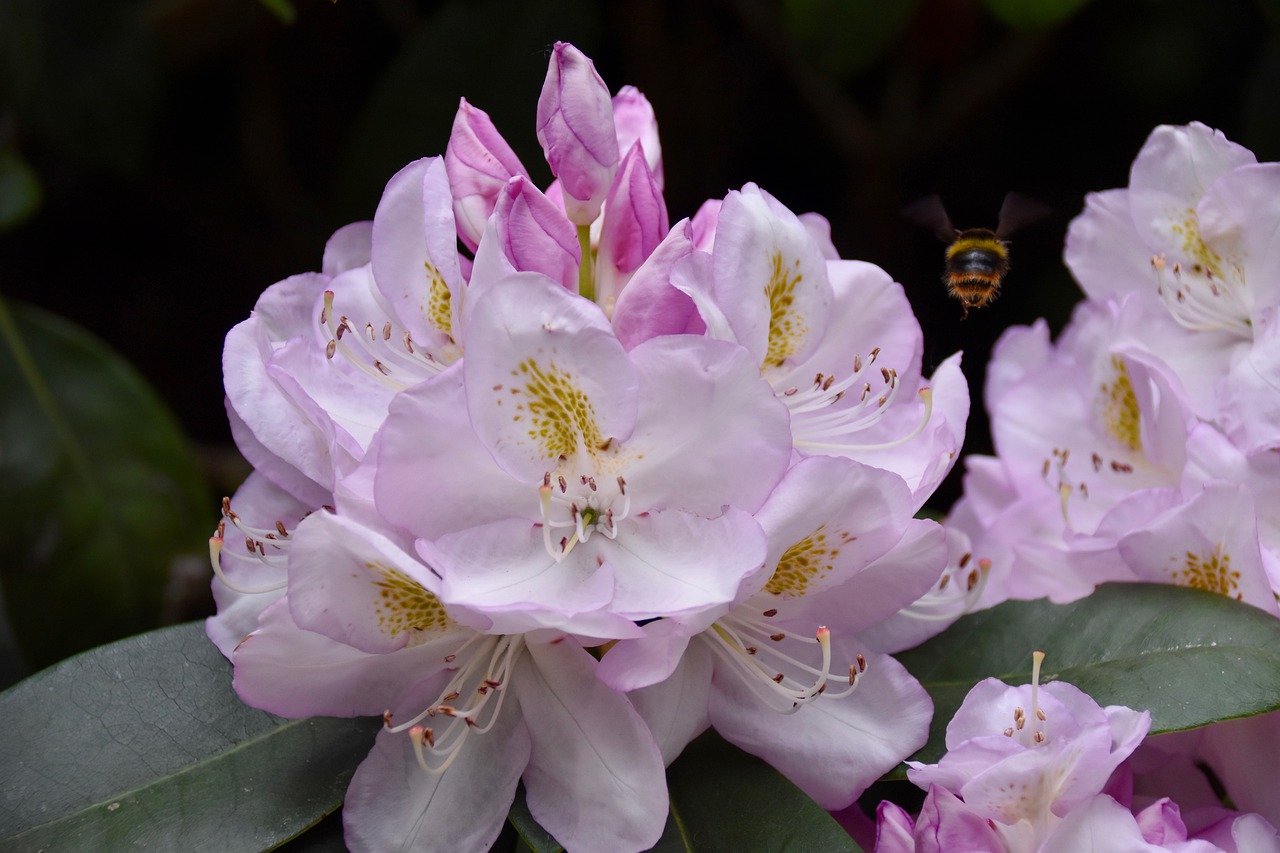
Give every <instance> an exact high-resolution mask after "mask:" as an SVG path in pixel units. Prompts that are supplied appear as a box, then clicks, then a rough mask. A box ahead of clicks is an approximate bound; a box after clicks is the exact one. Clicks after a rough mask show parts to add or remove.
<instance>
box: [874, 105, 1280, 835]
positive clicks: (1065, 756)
mask: <svg viewBox="0 0 1280 853" xmlns="http://www.w3.org/2000/svg"><path fill="white" fill-rule="evenodd" d="M1066 263H1067V265H1068V267H1069V268H1070V269H1071V272H1072V273H1073V274H1074V275H1075V277H1076V279H1077V281H1078V282H1079V283H1080V285H1081V287H1082V288H1083V289H1084V291H1085V294H1086V299H1085V300H1084V301H1083V302H1081V303H1080V305H1078V306H1077V308H1076V310H1075V312H1074V314H1073V316H1072V318H1071V320H1070V322H1069V324H1068V325H1067V327H1066V328H1065V329H1064V330H1063V331H1062V333H1061V334H1060V335H1059V336H1058V339H1057V341H1056V342H1051V341H1050V336H1049V330H1048V327H1047V325H1046V324H1045V323H1044V321H1040V322H1037V323H1036V324H1035V325H1033V326H1030V327H1018V328H1012V329H1009V330H1008V331H1007V332H1006V333H1005V334H1004V335H1003V337H1002V338H1001V340H1000V341H999V343H998V344H997V346H996V349H995V351H994V353H993V355H992V360H991V362H990V366H989V368H988V378H987V386H986V387H987V391H986V400H985V402H986V406H987V409H988V411H989V413H990V417H991V429H992V436H993V439H994V445H995V449H996V455H995V456H991V457H987V456H970V457H968V458H967V467H966V477H965V493H964V496H963V497H962V498H961V500H960V501H959V502H958V503H957V504H956V506H955V507H954V508H953V510H952V512H951V514H950V517H949V519H948V523H947V526H948V535H949V538H950V539H951V540H952V541H953V542H956V543H958V544H959V547H958V548H956V549H955V550H956V551H962V552H965V553H969V552H972V553H973V554H975V555H979V556H981V557H982V558H983V560H984V563H983V565H984V566H986V567H987V571H986V583H985V585H984V586H983V589H982V595H981V600H980V604H979V606H984V607H985V606H992V605H995V604H997V603H999V602H1001V601H1004V600H1006V599H1033V598H1039V597H1046V596H1047V597H1048V598H1050V599H1051V600H1053V601H1055V602H1059V603H1065V602H1069V601H1074V600H1076V599H1079V598H1082V597H1084V596H1086V595H1088V594H1089V593H1090V592H1091V591H1092V590H1093V589H1094V587H1095V586H1096V585H1097V584H1099V583H1102V582H1105V581H1146V582H1152V583H1170V584H1178V585H1182V586H1189V587H1195V588H1199V589H1204V590H1209V591H1213V592H1217V593H1220V594H1223V595H1227V596H1230V597H1232V598H1235V599H1237V600H1240V601H1244V602H1247V603H1249V604H1251V605H1253V606H1255V607H1258V608H1260V609H1262V610H1265V611H1267V612H1268V613H1271V614H1272V615H1274V616H1278V617H1280V609H1278V608H1277V603H1276V601H1277V594H1280V333H1278V330H1277V322H1278V320H1280V316H1278V312H1280V163H1258V162H1257V161H1256V158H1255V157H1254V156H1253V154H1252V153H1251V152H1250V151H1248V150H1247V149H1245V148H1243V147H1241V146H1239V145H1237V144H1235V143H1232V142H1231V141H1229V140H1228V139H1227V138H1226V137H1225V136H1224V135H1223V134H1222V133H1220V132H1218V131H1214V130H1212V129H1210V128H1208V127H1206V126H1204V125H1202V124H1191V125H1187V126H1181V127H1174V126H1162V127H1159V128H1157V129H1156V130H1155V131H1154V132H1153V133H1152V134H1151V136H1150V137H1149V138H1148V140H1147V142H1146V144H1145V145H1144V146H1143V147H1142V150H1141V151H1140V152H1139V154H1138V157H1137V159H1136V160H1135V161H1134V164H1133V168H1132V171H1131V173H1130V182H1129V186H1128V188H1127V189H1117V190H1109V191H1106V192H1101V193H1095V194H1092V195H1090V196H1089V197H1088V198H1087V200H1086V205H1085V210H1084V212H1083V213H1082V214H1081V215H1080V216H1078V217H1077V218H1076V219H1075V220H1074V221H1073V222H1072V224H1071V227H1070V229H1069V231H1068V235H1067V243H1066ZM1049 652H1050V654H1052V650H1049ZM1023 694H1026V695H1023ZM1051 706H1052V707H1051ZM1046 719H1047V720H1048V722H1047V723H1046V722H1045V720H1046ZM1148 723H1149V720H1147V719H1146V717H1145V715H1135V713H1134V712H1132V711H1129V710H1128V709H1124V708H1115V707H1111V708H1098V706H1097V705H1096V704H1094V703H1093V702H1092V700H1090V699H1089V698H1088V697H1087V696H1084V695H1083V694H1081V693H1079V691H1076V690H1074V688H1072V687H1071V686H1070V685H1066V684H1061V683H1058V684H1049V685H1045V686H1044V687H1042V688H1040V689H1039V696H1038V697H1037V696H1036V694H1035V693H1034V692H1032V688H1030V687H1024V688H1007V687H1004V686H1003V685H1001V684H1000V683H999V682H994V681H991V682H983V683H982V684H979V685H978V686H977V687H975V688H974V690H973V692H972V693H970V695H969V697H968V699H967V700H966V702H965V705H964V707H963V708H962V709H961V711H960V712H959V713H958V714H957V716H956V718H955V719H954V720H953V721H952V722H951V724H950V726H949V727H948V730H947V747H948V750H949V752H948V754H947V755H946V757H944V759H943V760H942V761H941V762H940V763H939V764H937V765H933V766H924V765H914V767H913V770H912V771H911V772H910V774H909V775H910V777H911V779H912V780H913V781H914V782H916V783H917V784H918V785H920V787H922V788H925V789H927V790H928V796H927V798H926V800H925V804H924V807H923V810H922V812H921V813H920V815H919V816H918V817H917V818H914V819H913V818H912V817H911V816H910V815H908V814H907V813H906V812H904V811H902V810H901V809H900V808H898V807H896V806H890V805H889V804H885V805H884V806H882V807H881V810H880V815H879V818H880V820H879V827H878V828H879V839H878V845H877V846H878V848H879V849H882V850H911V849H916V850H925V849H931V850H932V849H945V850H949V849H966V850H977V849H983V850H987V849H995V850H1004V849H1012V850H1024V849H1034V850H1078V849H1095V850H1097V849H1107V850H1112V849H1116V850H1120V849H1124V850H1218V849H1222V850H1241V851H1255V850H1280V838H1278V837H1277V834H1276V831H1275V828H1274V826H1273V825H1275V824H1280V797H1277V796H1276V795H1275V791H1277V790H1280V787H1278V783H1280V761H1277V758H1278V757H1280V714H1277V713H1272V714H1264V715H1261V716H1257V717H1251V718H1246V719H1241V720H1234V721H1229V722H1226V723H1220V724H1217V725H1214V726H1209V727H1207V728H1204V729H1199V730H1195V731H1192V732H1184V733H1177V734H1172V735H1162V736H1160V737H1158V738H1154V739H1151V740H1148V741H1146V742H1145V743H1143V744H1142V746H1141V747H1139V742H1140V741H1142V740H1143V737H1144V735H1145V734H1146V730H1147V727H1148ZM1135 749H1136V751H1135ZM1131 753H1132V755H1131ZM1126 757H1128V759H1127V760H1126ZM1122 762H1123V763H1122ZM1206 769H1207V771H1208V773H1206V772H1205V770H1206ZM1113 771H1114V772H1113ZM1213 784H1218V785H1220V786H1221V788H1222V789H1225V793H1226V796H1227V798H1228V800H1227V801H1228V802H1230V803H1232V804H1234V805H1235V806H1236V807H1237V808H1238V809H1240V810H1241V812H1240V813H1236V812H1229V811H1227V810H1225V809H1223V808H1222V806H1221V804H1222V802H1223V797H1222V795H1221V793H1222V792H1221V791H1218V792H1216V793H1215V791H1214V790H1213V787H1212V785H1213ZM1170 796H1172V797H1173V799H1170ZM1175 800H1176V804H1175V802H1174V801H1175ZM1249 812H1256V813H1258V814H1244V815H1242V814H1241V813H1249ZM1268 821H1270V823H1268ZM1099 845H1101V846H1099Z"/></svg>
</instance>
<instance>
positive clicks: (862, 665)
mask: <svg viewBox="0 0 1280 853" xmlns="http://www.w3.org/2000/svg"><path fill="white" fill-rule="evenodd" d="M866 671H867V659H866V658H864V657H863V656H862V655H858V672H866Z"/></svg>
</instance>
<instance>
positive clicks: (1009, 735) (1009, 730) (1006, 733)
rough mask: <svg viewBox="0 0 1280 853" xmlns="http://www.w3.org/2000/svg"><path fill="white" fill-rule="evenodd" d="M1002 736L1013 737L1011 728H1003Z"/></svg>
mask: <svg viewBox="0 0 1280 853" xmlns="http://www.w3.org/2000/svg"><path fill="white" fill-rule="evenodd" d="M1004 736H1005V737H1013V729H1005V730H1004Z"/></svg>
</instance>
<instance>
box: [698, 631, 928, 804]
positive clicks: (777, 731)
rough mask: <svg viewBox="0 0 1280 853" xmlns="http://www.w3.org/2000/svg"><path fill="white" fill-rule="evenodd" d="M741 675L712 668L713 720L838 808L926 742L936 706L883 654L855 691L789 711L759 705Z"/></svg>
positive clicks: (728, 737)
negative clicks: (713, 676) (778, 711)
mask: <svg viewBox="0 0 1280 853" xmlns="http://www.w3.org/2000/svg"><path fill="white" fill-rule="evenodd" d="M737 673H738V670H736V669H730V668H728V667H724V666H721V665H717V666H716V676H715V679H714V681H713V684H712V692H711V703H710V710H711V722H712V725H714V726H715V728H716V731H718V732H720V734H721V735H723V736H724V738H725V739H726V740H728V741H730V742H732V743H735V744H737V745H738V746H740V747H742V748H743V749H745V750H746V751H747V752H750V753H751V754H753V755H758V756H760V757H761V758H763V759H764V760H765V761H768V762H769V763H770V764H772V765H773V766H774V767H776V768H777V769H778V770H779V771H781V772H782V773H783V774H784V775H785V776H786V777H787V778H788V779H790V780H791V781H793V782H795V783H796V784H797V785H799V786H800V787H801V788H802V789H803V790H804V792H805V793H806V794H808V795H809V796H811V797H813V798H814V799H815V800H817V802H818V804H819V805H821V806H822V807H823V808H825V809H841V808H844V807H845V806H847V805H849V804H850V803H851V802H853V801H854V800H855V799H856V798H857V797H858V795H859V794H861V793H862V791H863V790H864V789H865V788H866V787H867V786H868V785H870V784H871V783H872V782H874V781H875V780H876V779H878V778H879V777H880V776H881V775H883V774H884V773H885V772H887V771H888V770H890V769H892V768H893V767H894V765H896V764H898V763H899V762H900V761H902V759H904V758H906V757H907V756H908V755H910V754H911V753H912V752H914V751H915V750H917V749H919V748H920V747H921V746H923V745H924V742H925V740H926V739H927V737H928V729H929V719H930V717H932V716H933V702H932V701H930V699H929V694H928V693H926V692H925V690H924V688H923V687H921V686H920V684H919V682H917V681H916V680H915V679H914V678H912V677H911V675H910V674H909V673H908V672H907V671H906V670H905V669H903V667H902V665H901V664H899V663H898V662H897V661H895V660H894V659H893V658H891V657H889V656H888V655H871V656H870V657H868V658H867V669H866V672H864V673H862V674H861V675H859V676H858V687H857V689H856V690H855V691H853V693H851V694H849V695H847V696H843V697H839V698H836V697H834V696H822V697H819V698H818V699H817V700H815V701H813V702H810V703H809V704H807V705H802V706H801V707H800V708H799V709H797V710H796V711H795V713H792V714H782V713H777V712H775V711H772V710H769V709H767V708H765V707H762V705H761V704H760V701H759V699H758V697H757V695H756V694H755V693H753V692H752V690H751V689H750V688H749V687H748V686H747V685H746V683H745V682H744V681H743V680H742V679H741V678H740V677H739V676H738V675H737Z"/></svg>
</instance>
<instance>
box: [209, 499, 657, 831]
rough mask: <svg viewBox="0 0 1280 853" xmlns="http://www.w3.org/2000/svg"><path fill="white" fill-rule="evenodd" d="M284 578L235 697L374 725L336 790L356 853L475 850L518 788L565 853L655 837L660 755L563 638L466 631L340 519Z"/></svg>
mask: <svg viewBox="0 0 1280 853" xmlns="http://www.w3.org/2000/svg"><path fill="white" fill-rule="evenodd" d="M288 581H289V586H288V592H287V593H286V594H285V596H284V597H283V598H280V599H278V600H276V601H275V602H274V603H273V604H271V605H270V606H269V607H267V608H266V610H264V611H263V612H262V614H261V617H260V620H259V621H260V627H258V628H257V629H256V630H255V631H254V632H253V633H252V634H250V635H249V637H247V638H246V639H245V640H243V641H242V642H241V643H240V644H239V645H238V646H237V647H236V649H235V651H234V653H233V655H232V661H233V663H234V664H235V687H236V690H237V691H238V692H239V694H240V695H241V697H242V698H243V699H244V700H245V701H246V702H248V703H249V704H251V705H254V706H255V707H259V708H264V709H267V710H270V711H272V712H274V713H278V714H282V715H284V716H290V717H308V716H313V715H317V714H319V715H328V716H357V715H384V717H385V719H386V722H387V725H386V728H385V729H384V731H383V732H382V733H381V734H380V735H379V737H378V740H377V743H376V744H375V746H374V749H373V751H372V752H371V753H370V755H369V757H368V758H367V759H366V760H365V761H364V763H363V764H361V766H360V768H359V769H358V770H357V771H356V774H355V777H354V778H353V779H352V782H351V786H350V788H349V790H348V792H347V796H346V802H345V807H344V813H343V816H344V822H345V824H346V828H347V833H346V842H347V844H348V846H349V847H351V849H352V850H356V851H363V850H370V851H377V850H385V849H388V848H391V847H396V848H401V847H420V848H429V849H481V848H484V847H486V846H488V845H489V844H491V843H492V842H493V840H494V838H495V837H496V836H497V834H498V832H499V831H500V830H501V828H502V825H503V823H504V822H505V819H506V814H507V810H508V808H509V806H510V804H511V800H512V798H513V796H514V794H515V788H516V783H517V782H518V781H520V780H522V779H523V782H524V785H525V788H526V791H527V796H528V803H529V807H530V810H531V811H532V812H533V814H534V816H535V818H536V819H537V820H538V821H539V822H540V823H541V824H542V825H543V826H544V827H546V828H547V829H548V830H549V831H551V832H552V833H554V834H555V836H556V838H557V839H558V840H559V841H560V842H561V843H562V844H564V845H565V846H566V847H568V848H569V849H571V850H572V849H578V850H618V851H635V850H642V849H646V848H648V847H649V846H651V845H652V844H654V843H655V842H656V841H657V839H658V837H659V836H660V835H661V833H662V828H663V823H664V821H665V817H666V812H667V802H666V786H665V780H664V778H663V770H662V760H661V756H660V754H659V753H658V750H657V747H656V746H655V744H654V743H653V739H652V736H651V735H650V734H649V731H648V729H647V728H646V727H645V724H644V722H643V720H642V719H641V718H640V717H639V715H638V714H637V713H636V712H635V710H634V709H633V708H632V707H631V705H630V703H628V702H627V700H626V699H625V698H624V697H623V696H622V695H620V694H618V693H615V692H613V691H612V690H610V689H609V688H607V687H605V686H604V685H603V684H602V683H601V682H600V681H598V680H597V679H596V677H595V675H594V669H595V667H596V662H595V659H594V658H592V657H591V655H590V654H589V653H588V652H587V651H586V650H585V649H583V648H582V646H581V645H580V644H579V643H578V642H577V641H575V640H574V639H573V638H571V637H566V636H565V635H563V634H560V633H558V632H549V631H544V632H536V633H532V634H520V635H500V634H487V633H481V632H478V631H476V630H475V629H474V628H472V627H468V626H467V625H465V624H463V623H461V622H459V621H457V620H456V619H455V618H454V616H453V614H452V612H451V610H450V608H449V607H448V606H447V605H446V604H444V603H443V601H442V600H441V597H440V591H441V585H440V581H439V579H438V578H437V577H436V575H435V573H434V571H433V569H432V568H431V567H429V566H427V565H424V564H422V563H421V562H419V561H418V560H416V559H415V558H414V557H412V556H411V555H410V554H408V553H407V552H406V551H405V550H404V549H403V548H402V547H400V545H399V544H397V543H396V542H395V541H394V540H393V539H392V538H389V537H388V536H386V535H383V534H381V533H379V532H377V531H376V530H373V529H371V528H368V527H366V526H364V525H362V524H360V523H359V522H356V521H353V520H351V519H350V518H347V517H344V516H343V515H341V514H339V515H334V514H331V513H328V512H323V513H316V514H313V515H312V516H310V517H308V518H307V519H305V520H304V521H303V522H302V523H301V524H299V525H298V527H297V528H296V529H295V530H294V531H293V532H292V535H291V542H290V545H289V551H288ZM384 712H385V713H384Z"/></svg>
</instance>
